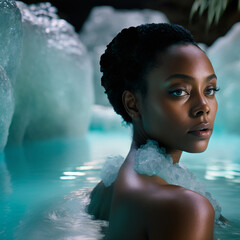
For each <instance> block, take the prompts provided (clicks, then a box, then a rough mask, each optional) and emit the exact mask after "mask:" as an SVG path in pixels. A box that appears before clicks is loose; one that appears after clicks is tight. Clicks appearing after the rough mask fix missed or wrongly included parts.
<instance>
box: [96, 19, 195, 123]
mask: <svg viewBox="0 0 240 240" xmlns="http://www.w3.org/2000/svg"><path fill="white" fill-rule="evenodd" d="M187 43H190V44H194V45H196V46H197V44H196V42H195V41H194V40H193V37H192V35H191V33H190V32H189V31H188V30H187V29H185V28H184V27H182V26H179V25H176V24H168V23H159V24H155V23H152V24H144V25H140V26H137V27H130V28H127V29H123V30H122V31H121V32H120V33H119V34H118V35H117V36H116V37H115V38H114V39H113V40H112V41H111V42H110V43H109V44H108V45H107V49H106V51H105V53H104V54H103V55H102V56H101V60H100V66H101V72H102V73H103V76H102V79H101V83H102V86H103V87H104V88H105V93H106V94H107V96H108V99H109V101H110V103H111V104H112V106H113V108H114V110H115V112H116V113H117V114H120V115H121V116H122V118H123V119H124V120H125V121H126V122H127V123H131V122H132V119H131V118H130V117H129V115H128V114H127V112H126V110H125V108H124V105H123V103H122V94H123V92H124V91H125V90H129V91H132V92H135V91H137V90H140V92H141V93H142V95H143V96H145V95H146V93H147V83H146V81H145V77H146V75H147V74H148V72H149V71H150V69H151V67H153V66H154V64H156V61H157V56H158V54H159V53H161V52H163V51H164V50H165V49H166V48H167V47H169V46H171V45H174V44H187Z"/></svg>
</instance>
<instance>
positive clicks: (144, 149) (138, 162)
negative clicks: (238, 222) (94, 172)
mask: <svg viewBox="0 0 240 240" xmlns="http://www.w3.org/2000/svg"><path fill="white" fill-rule="evenodd" d="M123 161H124V160H123V157H121V156H116V157H111V158H108V159H107V161H106V163H105V165H104V166H103V170H102V174H101V177H102V181H103V183H104V185H105V186H110V185H111V184H112V183H113V182H114V181H115V179H116V178H117V175H118V171H119V169H120V167H121V165H122V163H123ZM134 169H135V171H136V172H138V173H140V174H146V175H148V176H153V175H156V176H159V177H161V178H163V179H164V180H165V181H166V182H168V183H169V184H173V185H178V186H182V187H184V188H186V189H190V190H192V191H195V192H197V193H199V194H201V195H203V196H205V197H206V198H207V199H208V200H209V201H210V202H211V204H212V206H213V207H214V209H215V220H216V221H217V220H218V219H219V217H220V214H221V207H220V205H219V203H218V202H217V201H216V200H215V199H214V198H212V196H211V194H210V193H208V192H206V191H205V188H204V185H203V184H201V183H200V182H198V181H197V180H196V178H195V176H194V175H193V174H192V173H191V172H189V171H188V169H187V168H186V167H185V166H183V165H182V164H178V163H175V164H173V162H172V158H171V156H170V155H168V154H166V152H165V149H164V148H159V146H158V143H157V142H156V141H153V140H148V141H147V143H146V144H145V145H142V146H141V147H140V148H139V149H138V151H137V152H136V156H135V166H134Z"/></svg>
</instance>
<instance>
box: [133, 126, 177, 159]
mask: <svg viewBox="0 0 240 240" xmlns="http://www.w3.org/2000/svg"><path fill="white" fill-rule="evenodd" d="M148 139H150V140H155V139H151V138H149V136H147V134H146V133H145V132H144V131H141V130H139V128H136V127H135V125H133V139H132V144H131V149H130V151H133V150H136V149H138V148H139V147H140V146H141V145H144V144H146V143H147V140H148ZM158 144H159V147H164V148H165V149H166V153H167V154H169V155H171V157H172V160H173V164H174V163H178V162H179V160H180V157H181V155H182V151H181V150H178V149H170V148H167V147H165V146H163V145H162V144H161V143H159V142H158Z"/></svg>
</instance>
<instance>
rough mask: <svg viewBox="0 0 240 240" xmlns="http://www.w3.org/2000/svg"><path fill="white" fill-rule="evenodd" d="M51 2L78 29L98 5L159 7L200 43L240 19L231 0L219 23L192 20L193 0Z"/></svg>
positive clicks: (209, 40)
mask: <svg viewBox="0 0 240 240" xmlns="http://www.w3.org/2000/svg"><path fill="white" fill-rule="evenodd" d="M23 2H25V3H27V4H31V3H38V2H45V1H42V0H41V1H39V0H24V1H23ZM50 2H51V3H52V5H54V6H55V7H56V8H57V9H58V14H59V16H60V17H61V18H64V19H66V20H67V21H68V22H70V23H71V24H72V25H73V26H74V27H75V29H76V31H79V30H80V29H81V27H82V25H83V23H84V21H85V20H86V19H87V17H88V15H89V13H90V11H91V9H92V8H93V7H95V6H102V5H108V6H113V7H115V8H117V9H143V8H149V9H154V10H160V11H161V12H163V13H165V14H166V16H167V17H168V19H169V20H170V22H171V23H177V24H180V25H183V26H184V27H186V28H187V29H189V30H190V31H191V32H192V34H193V35H194V37H195V40H196V41H197V42H202V43H205V44H207V45H211V44H212V43H213V42H214V41H215V40H216V39H217V38H219V37H220V36H223V35H225V33H226V32H227V31H228V30H229V29H230V28H231V26H232V25H233V24H234V23H236V22H238V21H240V13H239V12H238V10H237V1H236V0H235V1H231V3H230V4H229V6H228V7H227V9H226V11H225V12H224V14H223V16H222V18H221V19H220V21H219V23H218V25H214V24H213V25H212V26H211V27H210V28H209V29H207V28H206V25H207V13H206V12H205V13H204V14H203V16H201V17H200V16H199V15H198V13H197V14H195V16H194V17H193V19H192V20H191V21H190V19H189V15H190V11H191V7H192V4H193V2H194V1H193V0H184V1H179V0H120V1H119V0H85V1H82V0H80V1H76V0H51V1H50Z"/></svg>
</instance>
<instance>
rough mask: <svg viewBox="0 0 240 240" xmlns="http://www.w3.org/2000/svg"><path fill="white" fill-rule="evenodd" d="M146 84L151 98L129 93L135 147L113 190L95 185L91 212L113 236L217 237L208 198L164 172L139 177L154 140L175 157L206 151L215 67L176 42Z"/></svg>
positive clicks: (212, 116)
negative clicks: (139, 161) (139, 154)
mask: <svg viewBox="0 0 240 240" xmlns="http://www.w3.org/2000/svg"><path fill="white" fill-rule="evenodd" d="M146 81H147V86H148V89H147V94H146V96H145V97H143V96H142V95H141V93H138V92H137V93H132V92H130V91H125V92H124V93H123V104H124V106H125V109H126V111H127V112H128V114H129V116H131V118H132V120H133V141H132V145H131V148H130V151H129V154H128V156H127V158H126V160H125V162H124V164H123V166H122V167H121V169H120V171H119V175H118V177H117V180H116V181H115V182H114V184H113V185H112V186H110V187H109V188H106V187H104V185H103V184H102V183H99V184H98V185H97V187H95V189H94V190H93V192H92V194H91V204H90V205H89V208H88V210H89V212H90V213H91V214H93V215H95V216H96V217H97V218H100V219H106V220H109V222H110V225H109V232H108V234H107V236H108V238H107V239H114V240H117V239H131V240H135V239H136V240H140V239H154V240H155V239H168V240H172V239H174V240H180V239H181V240H183V239H184V240H210V239H212V238H213V226H214V210H213V208H212V206H211V204H210V203H209V201H208V200H207V199H206V198H204V197H203V196H201V195H199V194H197V193H195V192H192V191H190V190H187V189H184V188H182V187H179V186H174V185H170V184H168V183H167V182H165V181H164V180H163V179H161V178H160V177H157V176H152V177H149V176H146V175H141V174H138V173H137V172H136V171H135V170H134V158H135V153H136V151H137V149H138V147H139V146H140V145H142V144H145V143H146V140H147V139H154V140H156V141H158V143H159V145H160V146H163V147H165V148H166V150H167V152H168V153H169V154H171V156H172V158H173V161H174V162H178V161H179V159H180V156H181V153H182V151H187V152H202V151H204V150H205V149H206V148H207V145H208V142H209V138H210V136H211V132H212V129H213V125H214V119H215V115H216V111H217V101H216V99H215V89H216V87H217V86H216V76H215V73H214V70H213V68H212V65H211V63H210V61H209V59H208V58H207V56H206V55H205V54H204V53H203V52H202V51H201V50H200V49H199V48H197V47H196V46H194V45H189V44H188V45H173V46H171V47H169V48H168V49H167V50H166V51H165V52H164V54H161V55H160V56H159V59H158V62H157V64H156V65H155V67H154V68H153V69H152V70H151V71H150V72H149V74H148V75H147V77H146ZM203 128H207V129H208V130H203ZM110 206H111V209H110Z"/></svg>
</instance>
